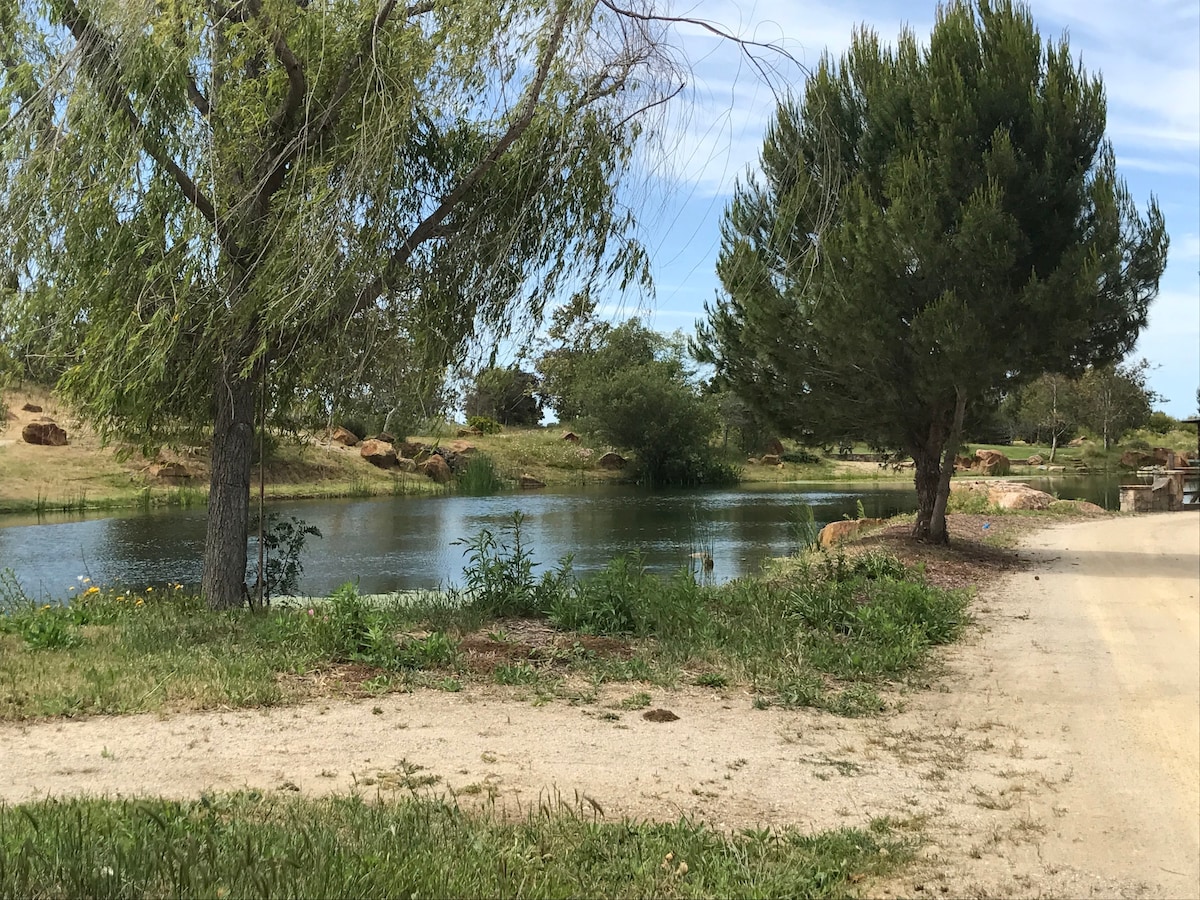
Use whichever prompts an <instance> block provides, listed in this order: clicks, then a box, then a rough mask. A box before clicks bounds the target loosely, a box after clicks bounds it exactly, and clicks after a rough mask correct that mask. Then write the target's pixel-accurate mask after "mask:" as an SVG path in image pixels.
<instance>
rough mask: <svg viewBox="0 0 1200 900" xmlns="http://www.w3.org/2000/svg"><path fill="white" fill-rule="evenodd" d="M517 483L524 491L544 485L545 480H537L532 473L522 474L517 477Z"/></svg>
mask: <svg viewBox="0 0 1200 900" xmlns="http://www.w3.org/2000/svg"><path fill="white" fill-rule="evenodd" d="M517 483H518V484H519V485H520V486H521V489H522V490H526V491H529V490H535V489H536V488H544V487H545V486H546V482H544V481H539V480H538V479H537V478H534V477H533V476H532V475H528V474H524V475H522V476H521V477H520V478H519V479H517Z"/></svg>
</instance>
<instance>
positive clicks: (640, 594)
mask: <svg viewBox="0 0 1200 900" xmlns="http://www.w3.org/2000/svg"><path fill="white" fill-rule="evenodd" d="M549 613H550V620H551V621H552V622H554V624H556V625H557V626H558V627H560V628H565V629H568V630H570V631H581V632H584V633H586V634H607V635H633V636H637V637H649V636H654V637H658V638H660V639H662V640H671V639H679V638H681V637H690V636H693V635H696V634H699V633H700V632H702V631H703V630H704V629H705V627H706V623H707V618H708V616H707V613H706V611H705V609H704V603H703V590H702V589H701V587H700V586H699V585H698V584H697V583H696V581H695V580H694V579H693V578H692V576H691V573H690V572H687V571H680V572H677V573H676V574H675V575H674V576H672V577H671V578H669V579H666V580H664V579H661V578H659V577H657V576H655V575H652V574H650V573H648V572H647V571H646V570H645V568H644V566H643V565H642V563H641V560H640V559H638V558H637V557H636V556H634V557H629V556H621V557H618V558H616V559H614V560H613V561H612V562H610V563H609V564H608V566H606V567H605V568H604V569H603V570H602V571H600V572H599V573H597V574H595V575H593V576H591V577H590V578H587V579H584V580H581V581H577V582H576V583H575V584H574V585H573V587H572V589H571V590H566V591H561V592H560V593H559V594H558V595H557V596H556V597H555V598H554V600H553V602H552V603H551V606H550V610H549Z"/></svg>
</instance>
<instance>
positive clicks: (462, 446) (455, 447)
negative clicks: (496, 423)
mask: <svg viewBox="0 0 1200 900" xmlns="http://www.w3.org/2000/svg"><path fill="white" fill-rule="evenodd" d="M477 449H478V448H477V447H476V446H475V445H474V444H472V443H471V442H470V441H451V442H450V452H451V453H456V454H458V455H459V456H469V455H471V454H472V453H474V452H475V451H476V450H477Z"/></svg>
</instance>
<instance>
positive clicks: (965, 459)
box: [954, 456, 975, 472]
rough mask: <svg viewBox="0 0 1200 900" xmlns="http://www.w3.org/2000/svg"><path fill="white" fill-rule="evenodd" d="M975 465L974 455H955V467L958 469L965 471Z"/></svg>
mask: <svg viewBox="0 0 1200 900" xmlns="http://www.w3.org/2000/svg"><path fill="white" fill-rule="evenodd" d="M974 467H975V458H974V457H972V456H956V457H954V468H955V470H956V471H959V472H965V471H966V470H968V469H973V468H974Z"/></svg>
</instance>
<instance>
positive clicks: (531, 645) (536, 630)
mask: <svg viewBox="0 0 1200 900" xmlns="http://www.w3.org/2000/svg"><path fill="white" fill-rule="evenodd" d="M458 650H459V653H460V654H461V659H462V663H463V665H464V666H465V667H466V668H467V669H469V670H470V671H472V672H476V673H480V674H484V675H488V674H491V673H492V672H494V671H495V670H496V669H498V668H500V667H501V666H511V665H523V664H529V665H533V666H535V667H537V668H549V667H552V666H555V665H565V664H566V663H567V662H568V661H569V660H570V659H571V658H572V657H574V656H578V655H580V654H583V655H587V656H590V657H595V658H600V659H629V658H630V657H632V656H633V653H634V648H633V646H632V645H631V644H630V643H629V642H628V641H623V640H620V639H618V638H612V637H599V636H596V635H589V634H577V633H574V632H563V631H558V630H556V629H555V628H554V627H553V626H551V625H549V624H547V623H546V622H545V621H543V620H539V619H501V620H498V621H496V622H493V623H491V624H489V625H488V627H487V628H485V629H481V630H480V631H475V632H472V633H470V634H468V635H466V636H465V637H464V638H463V639H462V640H461V641H460V642H459V645H458Z"/></svg>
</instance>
